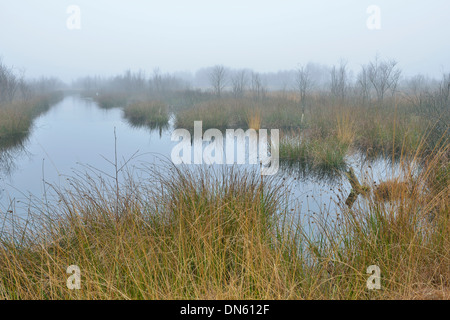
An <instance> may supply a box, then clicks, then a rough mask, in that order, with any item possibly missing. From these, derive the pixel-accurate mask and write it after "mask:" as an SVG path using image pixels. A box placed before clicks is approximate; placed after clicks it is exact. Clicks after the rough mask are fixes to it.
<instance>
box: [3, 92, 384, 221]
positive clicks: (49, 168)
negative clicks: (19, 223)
mask: <svg viewBox="0 0 450 320" xmlns="http://www.w3.org/2000/svg"><path fill="white" fill-rule="evenodd" d="M269 129H270V128H269ZM172 131H173V126H172V121H170V126H169V128H166V129H160V130H159V129H155V130H150V129H148V128H146V127H135V126H132V125H131V124H129V123H128V122H127V120H126V119H124V117H123V114H122V110H121V109H118V108H117V109H108V110H105V109H101V108H99V107H98V106H97V105H96V103H95V102H93V101H92V100H90V99H84V98H80V97H78V96H71V97H67V98H65V99H64V100H62V101H61V102H59V103H58V104H57V105H55V106H53V107H52V108H51V109H50V111H49V112H47V113H46V114H44V115H42V116H41V117H40V118H38V119H36V121H35V124H34V127H33V129H32V132H31V134H30V136H29V137H28V139H27V140H26V141H25V142H24V143H22V144H21V145H19V146H17V147H15V148H13V149H9V150H7V151H3V152H1V153H0V214H11V212H13V213H14V214H15V215H18V216H21V217H26V215H27V212H28V207H29V203H30V199H33V203H34V205H36V202H37V203H39V201H41V202H42V203H44V202H45V201H46V200H47V199H49V198H51V197H52V194H51V187H50V185H53V186H58V187H68V185H67V178H68V177H70V176H73V175H78V174H80V173H82V172H86V171H88V172H90V173H91V174H100V175H102V176H104V177H105V178H107V177H108V175H109V176H112V177H114V176H115V173H116V168H115V166H114V163H115V158H116V156H117V163H118V164H119V167H120V166H121V165H122V164H124V163H125V162H126V163H127V166H128V167H129V168H133V167H141V166H148V165H149V164H150V165H152V164H155V165H157V166H160V165H161V161H168V160H169V159H170V154H171V151H172V148H173V147H174V146H175V145H176V144H177V142H174V141H171V133H172ZM246 149H247V148H246ZM128 160H129V162H127V161H128ZM348 163H349V164H351V165H352V167H354V168H355V172H356V173H357V175H358V176H359V177H362V175H366V176H368V177H370V179H372V180H378V181H381V180H383V179H385V177H389V176H391V175H392V172H391V169H389V168H390V166H388V165H387V164H386V163H385V162H384V161H377V162H375V163H364V162H362V161H361V159H360V157H359V156H358V155H354V156H349V158H348ZM192 166H195V165H192ZM243 167H244V168H245V169H249V170H252V169H253V170H254V172H255V174H257V172H258V167H257V165H248V164H247V165H244V166H243ZM214 170H220V168H217V166H216V167H215V168H214ZM133 171H134V170H133ZM275 180H277V181H279V182H280V183H282V184H283V185H284V186H285V187H286V188H287V191H286V199H287V200H288V204H289V210H288V211H292V212H295V213H296V215H298V213H299V212H300V213H301V214H300V215H305V216H306V217H307V216H309V215H315V214H322V215H323V214H327V213H328V214H331V215H333V213H334V212H336V210H337V207H338V206H342V203H343V201H345V197H346V196H347V195H348V193H349V191H350V184H349V183H348V181H347V179H346V178H345V177H344V176H343V175H341V173H339V172H338V173H336V174H334V177H333V179H330V177H329V175H328V176H326V175H325V176H324V175H323V174H320V173H305V172H302V170H300V169H298V168H295V167H286V166H284V165H281V167H280V170H279V172H278V173H277V175H276V177H275Z"/></svg>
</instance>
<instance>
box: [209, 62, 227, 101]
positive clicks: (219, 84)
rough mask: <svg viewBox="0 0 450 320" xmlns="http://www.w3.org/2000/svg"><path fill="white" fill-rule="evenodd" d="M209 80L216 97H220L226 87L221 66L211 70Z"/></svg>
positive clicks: (224, 75) (224, 71) (224, 73)
mask: <svg viewBox="0 0 450 320" xmlns="http://www.w3.org/2000/svg"><path fill="white" fill-rule="evenodd" d="M209 80H210V82H211V85H212V87H213V90H214V93H215V94H216V96H217V97H220V96H221V95H222V92H223V89H224V88H225V85H226V70H225V67H224V66H222V65H216V66H214V67H213V68H212V70H211V73H210V75H209Z"/></svg>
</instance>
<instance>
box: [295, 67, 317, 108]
mask: <svg viewBox="0 0 450 320" xmlns="http://www.w3.org/2000/svg"><path fill="white" fill-rule="evenodd" d="M294 83H295V89H296V90H297V92H298V93H299V96H300V103H301V106H302V113H303V114H304V113H305V107H306V95H307V93H308V92H309V90H310V89H311V88H312V85H313V83H312V78H311V74H310V72H309V69H308V67H304V66H301V67H300V68H298V69H297V70H296V73H295V79H294Z"/></svg>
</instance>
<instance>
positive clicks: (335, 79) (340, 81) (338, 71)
mask: <svg viewBox="0 0 450 320" xmlns="http://www.w3.org/2000/svg"><path fill="white" fill-rule="evenodd" d="M347 78H348V75H347V62H346V61H345V60H341V62H340V64H339V66H338V67H336V66H333V68H332V69H331V94H332V95H333V96H335V97H337V98H340V99H344V98H345V95H346V92H347V80H348V79H347Z"/></svg>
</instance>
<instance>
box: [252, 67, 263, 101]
mask: <svg viewBox="0 0 450 320" xmlns="http://www.w3.org/2000/svg"><path fill="white" fill-rule="evenodd" d="M251 78H252V79H251V91H252V95H253V98H254V99H256V100H259V99H262V98H264V97H265V96H266V88H265V86H264V84H263V81H262V79H261V75H260V74H259V73H257V72H252V77H251Z"/></svg>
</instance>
